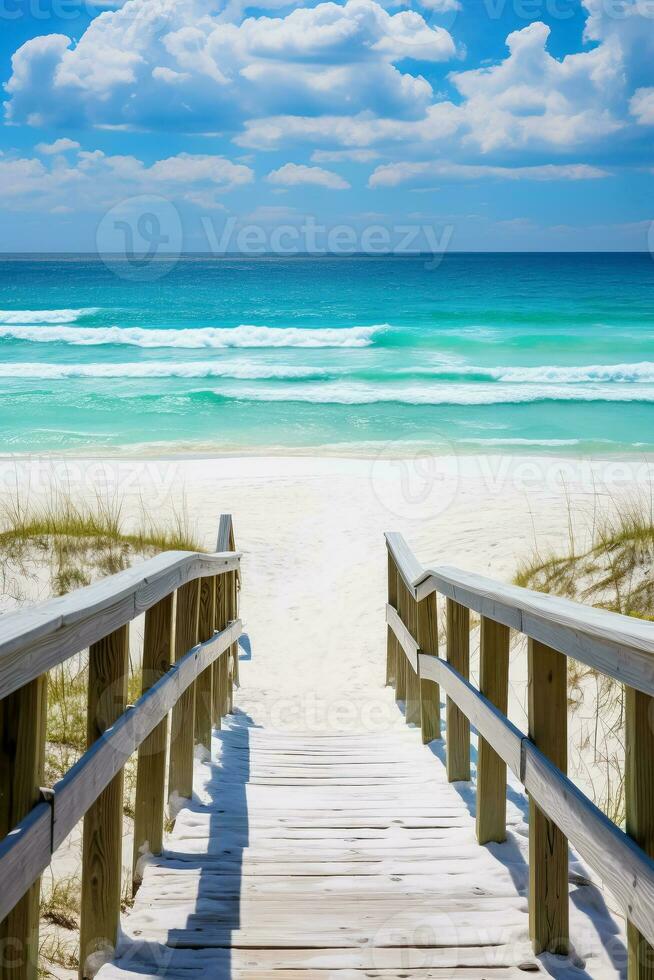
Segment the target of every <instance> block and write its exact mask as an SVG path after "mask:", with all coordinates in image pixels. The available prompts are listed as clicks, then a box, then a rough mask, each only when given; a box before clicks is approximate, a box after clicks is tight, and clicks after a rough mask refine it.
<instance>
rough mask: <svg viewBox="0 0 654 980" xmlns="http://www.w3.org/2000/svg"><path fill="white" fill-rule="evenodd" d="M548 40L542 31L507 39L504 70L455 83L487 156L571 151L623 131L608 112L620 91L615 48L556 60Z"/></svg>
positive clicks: (459, 76)
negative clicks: (528, 149) (512, 151)
mask: <svg viewBox="0 0 654 980" xmlns="http://www.w3.org/2000/svg"><path fill="white" fill-rule="evenodd" d="M549 34H550V29H549V27H547V26H546V25H545V24H542V23H540V22H535V23H533V24H530V25H529V26H528V27H525V28H524V29H523V30H521V31H515V32H514V33H512V34H509V36H508V38H507V45H508V48H509V56H508V57H507V58H506V59H505V60H504V61H502V62H501V63H500V64H498V65H494V66H492V67H490V68H477V69H474V70H472V71H465V72H455V73H453V74H452V75H451V76H450V77H451V79H452V82H453V83H454V85H455V86H456V88H457V89H458V91H459V92H460V94H461V95H462V96H463V98H464V103H463V106H462V108H463V111H464V116H465V119H464V123H465V127H466V129H467V132H468V136H467V138H468V141H469V142H472V143H475V144H477V145H478V146H479V147H480V149H481V150H482V151H484V152H487V151H490V150H496V149H506V148H508V147H526V146H529V147H539V146H540V147H542V146H554V147H561V148H566V147H573V146H576V145H578V144H582V143H587V142H593V141H599V140H600V139H601V138H602V137H603V136H607V135H608V134H610V133H613V132H615V131H616V130H617V129H619V128H620V127H621V126H622V122H621V120H620V119H619V118H617V117H616V116H615V115H614V114H613V113H612V111H611V104H612V103H613V102H614V100H615V93H616V92H618V91H620V90H621V88H622V65H621V59H620V55H619V51H618V50H617V49H616V47H615V46H613V45H610V44H605V45H600V46H599V47H597V48H595V49H593V50H592V51H586V52H582V53H580V54H570V55H567V56H566V57H565V58H563V59H561V60H560V61H559V60H558V59H556V58H554V57H552V55H550V54H549V52H548V51H547V41H548V38H549Z"/></svg>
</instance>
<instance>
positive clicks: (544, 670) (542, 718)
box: [528, 638, 569, 955]
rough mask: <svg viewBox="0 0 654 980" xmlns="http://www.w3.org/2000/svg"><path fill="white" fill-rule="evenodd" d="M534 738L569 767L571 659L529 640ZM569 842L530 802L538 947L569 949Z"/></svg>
mask: <svg viewBox="0 0 654 980" xmlns="http://www.w3.org/2000/svg"><path fill="white" fill-rule="evenodd" d="M528 657H529V695H528V696H529V737H530V738H531V740H532V742H534V744H535V745H536V746H537V747H538V748H539V749H540V750H541V752H543V753H544V754H545V755H546V756H547V757H548V758H549V760H550V761H551V762H552V763H553V764H554V765H555V766H557V768H558V769H560V770H561V772H563V773H567V771H568V684H567V659H566V657H565V656H563V654H561V653H558V652H557V651H556V650H552V649H551V648H550V647H547V646H545V645H544V644H542V643H539V642H538V641H536V640H533V639H531V638H530V639H529V652H528ZM568 919H569V909H568V841H567V840H566V838H565V836H564V835H563V834H562V833H561V831H560V830H559V828H558V827H557V826H556V824H555V823H554V822H553V821H552V820H550V819H549V818H548V817H546V816H545V814H544V813H543V812H542V811H541V810H540V809H539V808H538V807H537V806H536V804H535V803H534V801H533V800H531V799H530V801H529V931H530V935H531V940H532V944H533V947H534V952H536V953H542V952H544V951H547V952H550V953H560V954H563V955H565V954H566V953H567V952H568V949H569V924H568Z"/></svg>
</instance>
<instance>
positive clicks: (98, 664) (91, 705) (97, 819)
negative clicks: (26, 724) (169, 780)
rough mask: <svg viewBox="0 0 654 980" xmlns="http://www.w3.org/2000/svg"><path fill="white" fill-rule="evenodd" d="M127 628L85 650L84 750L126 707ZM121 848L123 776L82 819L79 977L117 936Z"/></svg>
mask: <svg viewBox="0 0 654 980" xmlns="http://www.w3.org/2000/svg"><path fill="white" fill-rule="evenodd" d="M128 658H129V625H128V624H127V625H125V626H121V627H120V628H119V629H117V630H115V631H114V632H113V633H110V634H109V635H108V636H105V637H104V639H102V640H99V641H98V643H94V644H93V645H92V646H91V648H90V650H89V697H88V715H87V747H89V748H90V747H91V745H93V743H94V742H95V741H97V739H98V738H100V736H101V735H102V734H103V732H105V731H106V730H107V728H110V727H111V725H113V724H114V722H115V721H116V719H117V718H119V717H120V715H122V714H123V712H124V711H125V706H126V703H127V664H128ZM122 844H123V773H122V770H121V771H120V772H119V773H118V775H117V776H114V778H113V779H112V781H111V782H110V783H109V785H108V786H107V788H106V789H104V790H103V791H102V793H100V796H99V797H98V798H97V800H96V801H95V803H93V805H92V806H91V807H90V809H89V810H87V812H86V814H85V816H84V835H83V843H82V903H81V923H80V970H79V972H80V977H82V978H86V977H90V976H91V975H92V974H94V973H95V972H96V971H97V969H98V967H99V966H100V965H101V964H102V963H103V962H105V961H106V959H107V958H110V957H111V956H112V955H113V950H114V948H115V945H116V940H117V938H118V924H119V919H120V895H121V878H122V849H123V848H122Z"/></svg>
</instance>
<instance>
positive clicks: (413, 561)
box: [384, 531, 424, 595]
mask: <svg viewBox="0 0 654 980" xmlns="http://www.w3.org/2000/svg"><path fill="white" fill-rule="evenodd" d="M384 537H385V538H386V547H387V548H388V551H389V553H390V554H391V556H392V558H393V561H394V562H395V567H396V568H397V571H398V574H399V575H400V576H401V578H402V581H403V582H404V584H405V585H406V587H407V588H408V589H409V590H410V591H411V593H412V594H413V595H415V591H414V582H415V580H416V579H417V578H420V576H421V575H422V574H423V572H424V569H423V567H422V565H421V564H420V562H419V561H418V560H417V558H416V557H415V555H414V554H413V552H412V551H411V549H410V548H409V546H408V544H407V543H406V541H405V540H404V537H403V536H402V535H401V534H399V533H398V532H397V531H388V532H387V533H386V534H385V535H384Z"/></svg>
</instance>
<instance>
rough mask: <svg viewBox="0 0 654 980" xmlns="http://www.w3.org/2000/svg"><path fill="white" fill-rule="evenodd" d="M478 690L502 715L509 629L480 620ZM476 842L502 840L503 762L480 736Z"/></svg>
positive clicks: (506, 700)
mask: <svg viewBox="0 0 654 980" xmlns="http://www.w3.org/2000/svg"><path fill="white" fill-rule="evenodd" d="M479 690H480V692H481V693H482V694H483V695H484V697H486V698H488V700H489V701H490V702H491V703H492V704H494V705H495V707H496V708H497V710H498V711H499V712H500V714H502V715H504V716H506V712H507V710H508V703H509V629H508V627H507V626H503V625H502V624H501V623H496V622H495V621H494V620H492V619H488V618H487V617H486V616H483V617H482V620H481V635H480V650H479ZM477 840H478V841H479V843H480V844H488V843H489V842H490V841H496V842H497V843H502V841H504V840H506V762H505V761H504V759H503V758H502V756H501V755H500V754H499V753H498V752H496V751H495V749H494V748H493V746H492V745H491V743H490V742H488V741H487V740H486V739H485V738H484V737H483V735H480V738H479V745H478V748H477Z"/></svg>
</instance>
